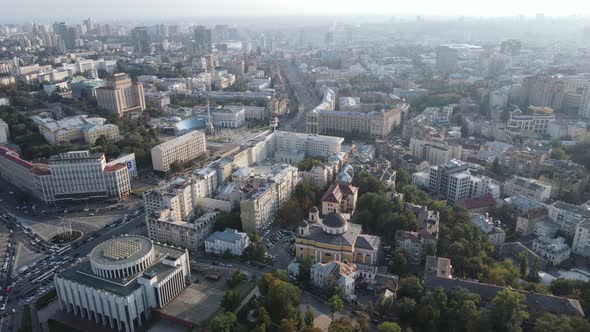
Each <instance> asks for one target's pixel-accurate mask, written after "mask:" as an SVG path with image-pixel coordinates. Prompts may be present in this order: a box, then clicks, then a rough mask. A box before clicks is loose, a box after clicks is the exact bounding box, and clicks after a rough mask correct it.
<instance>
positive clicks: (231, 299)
mask: <svg viewBox="0 0 590 332" xmlns="http://www.w3.org/2000/svg"><path fill="white" fill-rule="evenodd" d="M239 304H240V293H238V292H236V291H234V290H231V289H230V290H228V291H227V292H225V294H223V297H222V298H221V306H222V307H223V308H224V309H225V310H227V311H233V310H234V309H236V308H237V307H238V305H239Z"/></svg>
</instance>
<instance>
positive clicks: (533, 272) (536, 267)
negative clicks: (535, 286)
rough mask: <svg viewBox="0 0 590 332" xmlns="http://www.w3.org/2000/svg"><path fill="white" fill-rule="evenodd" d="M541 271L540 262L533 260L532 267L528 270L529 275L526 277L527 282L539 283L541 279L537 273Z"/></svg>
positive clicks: (536, 259)
mask: <svg viewBox="0 0 590 332" xmlns="http://www.w3.org/2000/svg"><path fill="white" fill-rule="evenodd" d="M540 271H541V262H540V261H539V259H538V258H535V261H534V262H533V266H531V268H530V270H529V274H528V275H527V280H528V281H530V282H535V283H536V282H539V281H541V277H539V272H540Z"/></svg>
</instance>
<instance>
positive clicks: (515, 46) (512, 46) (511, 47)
mask: <svg viewBox="0 0 590 332" xmlns="http://www.w3.org/2000/svg"><path fill="white" fill-rule="evenodd" d="M521 49H522V43H521V42H520V40H517V39H509V40H505V41H503V42H502V44H500V53H502V54H504V55H509V56H517V55H520V50H521Z"/></svg>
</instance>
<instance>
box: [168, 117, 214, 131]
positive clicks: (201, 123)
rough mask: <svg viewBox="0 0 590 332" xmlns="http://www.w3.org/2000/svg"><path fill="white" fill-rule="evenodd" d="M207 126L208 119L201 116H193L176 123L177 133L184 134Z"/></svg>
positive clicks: (175, 129)
mask: <svg viewBox="0 0 590 332" xmlns="http://www.w3.org/2000/svg"><path fill="white" fill-rule="evenodd" d="M206 127H207V119H205V118H201V117H191V118H186V119H184V120H181V121H178V122H175V123H174V131H175V133H176V135H184V134H186V133H188V132H190V131H193V130H195V129H202V128H206Z"/></svg>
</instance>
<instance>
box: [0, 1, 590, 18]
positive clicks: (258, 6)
mask: <svg viewBox="0 0 590 332" xmlns="http://www.w3.org/2000/svg"><path fill="white" fill-rule="evenodd" d="M33 7H35V8H37V9H38V10H36V11H35V13H34V14H31V10H30V9H31V8H33ZM63 8H68V10H67V14H66V13H64V11H63ZM113 8H118V9H117V10H116V11H113V10H112V9H113ZM572 8H575V10H573V9H572ZM4 9H5V10H4V11H3V13H4V15H2V14H0V19H2V20H7V19H8V20H22V19H52V18H66V17H68V18H74V17H87V16H92V17H98V18H109V19H133V18H149V19H160V20H162V19H165V18H166V17H167V18H189V17H272V16H287V17H289V16H292V15H301V16H312V17H313V16H324V15H347V16H348V15H396V16H399V15H401V16H404V15H423V16H475V17H510V16H520V15H524V16H526V17H531V16H535V15H536V14H543V15H544V16H546V17H564V16H572V15H575V16H587V15H590V3H588V2H586V1H583V0H567V1H564V2H559V3H556V2H554V1H546V0H543V1H530V0H529V1H518V2H511V1H508V0H500V1H485V2H482V1H478V2H473V1H468V0H453V1H447V2H444V3H441V2H438V1H433V0H419V1H414V2H410V3H404V4H403V6H401V5H400V4H398V3H396V2H383V1H381V0H367V1H364V2H362V4H359V3H358V2H356V1H353V0H344V1H334V0H328V1H321V2H317V1H311V0H300V1H292V0H289V1H281V3H280V5H278V6H277V3H276V2H272V1H270V0H255V1H247V2H245V1H238V0H220V1H217V2H216V3H215V5H214V6H211V5H208V4H207V3H206V2H204V1H201V0H199V1H188V0H171V1H166V2H159V1H151V0H150V1H140V0H128V1H124V2H118V1H114V0H105V1H102V2H100V3H87V4H85V5H84V7H80V6H78V3H76V2H74V1H73V0H57V1H52V2H44V1H38V0H29V1H22V2H11V3H8V4H6V5H5V8H4Z"/></svg>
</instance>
